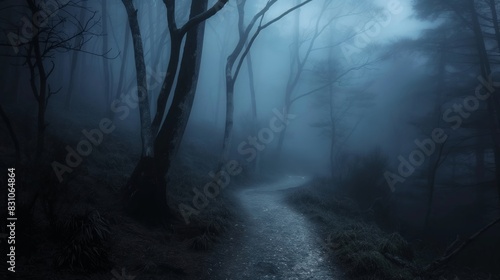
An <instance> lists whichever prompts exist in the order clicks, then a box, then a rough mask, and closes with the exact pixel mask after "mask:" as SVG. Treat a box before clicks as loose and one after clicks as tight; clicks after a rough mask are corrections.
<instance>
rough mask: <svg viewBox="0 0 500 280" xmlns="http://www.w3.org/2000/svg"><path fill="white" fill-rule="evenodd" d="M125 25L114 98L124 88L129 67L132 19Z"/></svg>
mask: <svg viewBox="0 0 500 280" xmlns="http://www.w3.org/2000/svg"><path fill="white" fill-rule="evenodd" d="M124 26H125V39H124V42H123V54H122V65H121V67H120V77H119V78H118V86H117V89H116V94H115V96H114V98H118V97H119V96H120V94H121V93H122V92H123V90H124V88H123V81H124V79H125V69H126V68H127V64H128V63H127V58H128V49H129V48H130V33H131V28H130V21H129V25H128V26H127V25H124Z"/></svg>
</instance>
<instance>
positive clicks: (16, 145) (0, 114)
mask: <svg viewBox="0 0 500 280" xmlns="http://www.w3.org/2000/svg"><path fill="white" fill-rule="evenodd" d="M0 118H2V120H3V121H4V122H5V126H6V127H7V131H9V135H10V138H11V139H12V143H13V144H14V150H15V151H16V165H18V164H19V163H20V162H21V148H20V146H19V140H18V139H17V135H16V132H15V131H14V128H13V127H12V123H11V122H10V119H9V117H8V116H7V114H6V113H5V111H4V110H3V108H2V105H1V104H0Z"/></svg>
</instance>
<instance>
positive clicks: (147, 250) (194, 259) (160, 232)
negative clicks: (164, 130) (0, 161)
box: [2, 121, 234, 280]
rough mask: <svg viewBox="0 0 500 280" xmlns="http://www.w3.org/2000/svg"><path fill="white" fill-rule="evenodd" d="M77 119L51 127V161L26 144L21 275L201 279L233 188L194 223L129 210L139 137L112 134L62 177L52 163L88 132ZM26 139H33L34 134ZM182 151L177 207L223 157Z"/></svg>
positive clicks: (174, 178) (175, 178)
mask: <svg viewBox="0 0 500 280" xmlns="http://www.w3.org/2000/svg"><path fill="white" fill-rule="evenodd" d="M71 126H72V127H78V125H74V124H71V125H70V124H69V123H63V122H62V121H61V123H60V124H58V127H62V128H64V127H66V128H68V129H67V130H58V131H53V130H52V131H51V130H49V131H48V135H47V138H46V139H47V140H46V146H47V147H48V150H47V151H46V157H45V158H44V165H43V166H45V167H43V168H41V169H36V168H34V167H33V166H32V165H31V163H30V157H29V154H28V153H29V152H30V151H29V150H25V151H23V152H24V154H23V161H22V162H21V164H20V165H19V166H18V167H17V174H18V183H17V187H18V190H19V193H18V197H19V202H18V205H19V206H18V219H19V228H18V229H17V232H18V233H19V235H18V240H17V242H18V244H19V245H18V248H19V249H18V250H19V251H18V261H17V264H16V267H17V268H18V270H17V275H18V276H19V277H21V278H22V279H44V280H47V279H113V278H116V279H120V278H117V277H122V278H123V277H126V276H130V277H133V276H135V279H198V278H199V276H200V275H202V274H203V269H204V268H203V266H201V265H200V263H203V259H205V258H206V255H207V254H208V253H209V252H208V251H207V250H208V249H210V248H212V247H213V246H214V244H216V243H217V242H218V241H219V240H220V238H221V237H222V236H223V235H224V234H225V233H226V231H227V230H228V228H229V224H230V223H231V220H232V219H233V216H234V210H233V208H232V204H231V192H230V191H227V192H221V194H220V195H219V196H218V197H217V198H216V199H214V200H212V201H210V205H209V206H208V207H206V208H205V209H203V211H200V213H199V214H198V215H195V216H193V217H192V220H191V222H190V223H189V224H184V223H179V221H175V222H172V223H169V224H165V225H163V226H155V227H153V226H147V225H145V224H143V223H141V221H137V220H135V219H133V218H131V217H130V216H129V215H127V213H126V211H125V209H126V207H125V202H126V200H125V199H124V193H126V189H125V188H126V185H127V180H128V176H129V175H130V174H131V173H132V170H133V168H134V165H135V164H136V162H137V160H138V159H139V151H138V149H137V144H136V143H135V144H134V143H133V142H132V141H131V140H129V138H126V137H120V135H119V133H118V132H116V133H113V134H111V135H106V137H105V139H104V141H103V142H102V144H101V145H99V146H95V147H94V148H93V151H92V153H91V154H90V155H89V156H87V157H85V158H84V159H83V161H82V162H81V164H79V165H78V166H77V167H75V168H73V170H72V172H70V173H66V174H64V180H63V181H62V182H59V180H58V179H57V176H55V173H54V172H53V170H52V168H51V165H50V163H51V162H53V161H54V160H56V161H60V162H62V163H64V159H65V156H66V154H67V151H66V150H65V147H66V146H68V145H69V146H73V147H74V146H75V145H76V143H77V141H79V140H80V139H79V137H80V138H81V137H82V136H81V133H79V131H78V130H77V129H71ZM82 127H85V126H82ZM20 141H21V142H22V143H29V139H23V138H21V140H20ZM27 146H28V145H27ZM180 153H182V156H180V157H179V158H180V159H181V160H178V161H177V163H176V165H175V166H174V169H173V172H172V175H171V180H170V182H171V183H170V185H169V194H170V196H171V201H170V204H171V206H172V208H174V209H175V208H176V206H177V205H178V204H180V203H183V202H184V203H189V202H190V201H191V200H192V197H193V193H192V188H193V187H194V186H203V185H204V184H206V182H208V180H210V177H209V176H208V169H209V168H210V167H211V166H212V163H213V162H214V159H215V157H213V155H210V154H206V153H203V150H202V149H194V148H193V147H189V146H187V147H186V148H185V149H183V150H181V151H180ZM28 175H29V176H28ZM2 201H6V200H4V199H3V198H2ZM124 279H128V278H124Z"/></svg>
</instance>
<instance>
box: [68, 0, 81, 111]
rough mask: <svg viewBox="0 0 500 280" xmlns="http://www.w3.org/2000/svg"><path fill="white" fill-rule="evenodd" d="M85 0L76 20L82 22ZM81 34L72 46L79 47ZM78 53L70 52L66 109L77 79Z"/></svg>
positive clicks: (69, 104)
mask: <svg viewBox="0 0 500 280" xmlns="http://www.w3.org/2000/svg"><path fill="white" fill-rule="evenodd" d="M86 4H87V2H86V1H83V3H82V5H83V7H82V8H81V9H80V15H79V16H78V21H79V22H83V20H84V17H85V8H86ZM83 40H84V38H83V36H82V35H80V36H78V37H76V38H75V44H74V48H79V47H80V46H81V45H82V43H83ZM79 57H80V56H79V53H78V52H73V53H72V54H71V70H70V80H69V86H68V92H67V93H66V100H65V102H64V103H65V104H64V105H65V108H66V110H69V109H70V108H71V97H72V96H73V91H74V90H75V82H76V81H77V78H79V77H78V75H76V68H77V67H76V66H77V65H78V59H79Z"/></svg>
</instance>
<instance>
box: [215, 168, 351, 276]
mask: <svg viewBox="0 0 500 280" xmlns="http://www.w3.org/2000/svg"><path fill="white" fill-rule="evenodd" d="M307 182H308V179H307V178H304V177H299V176H289V177H287V178H284V179H283V180H281V181H279V182H277V183H273V184H265V185H259V186H256V187H254V188H251V189H245V190H242V191H240V192H239V193H238V195H237V196H238V198H239V199H240V203H241V206H242V208H243V210H244V211H243V212H244V213H242V223H241V224H237V225H235V227H236V228H238V230H235V232H237V233H235V234H234V236H229V237H228V238H227V239H228V240H226V241H223V242H222V243H221V244H220V245H219V246H218V248H216V249H215V253H214V256H213V258H212V260H211V265H210V268H209V269H208V271H207V274H208V275H207V277H206V279H212V280H223V279H231V280H232V279H252V280H257V279H287V280H288V279H317V280H322V279H335V280H337V279H339V280H340V279H343V277H341V276H340V275H341V274H342V273H340V272H339V271H332V268H331V265H329V263H328V260H327V259H326V255H325V253H324V248H322V247H321V245H320V242H318V237H317V235H316V234H315V232H314V226H313V225H312V224H311V223H310V222H309V221H308V220H307V218H306V217H304V216H302V214H300V213H297V212H295V211H294V210H293V209H291V208H289V207H288V206H287V205H286V203H285V202H284V201H283V199H284V194H283V192H281V191H280V190H285V189H289V188H295V187H299V186H301V185H303V184H305V183H307Z"/></svg>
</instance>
